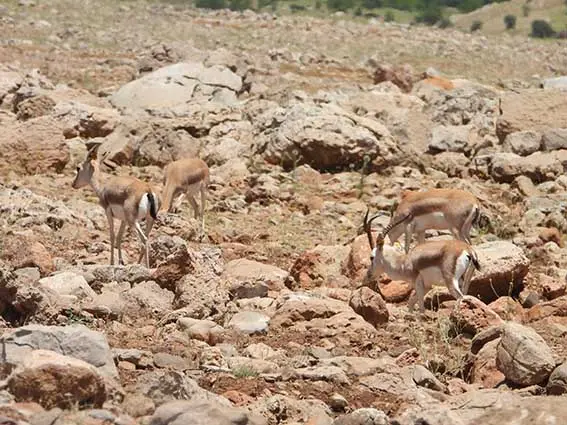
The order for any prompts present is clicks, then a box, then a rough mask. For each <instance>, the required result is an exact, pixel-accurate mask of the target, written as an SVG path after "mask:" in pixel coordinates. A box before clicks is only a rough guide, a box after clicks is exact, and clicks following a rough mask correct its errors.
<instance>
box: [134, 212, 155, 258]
mask: <svg viewBox="0 0 567 425" xmlns="http://www.w3.org/2000/svg"><path fill="white" fill-rule="evenodd" d="M153 227H154V219H153V218H152V217H147V218H146V238H147V240H148V242H147V245H148V249H147V251H148V252H149V249H150V248H149V238H150V232H151V231H152V228H153ZM144 255H146V250H145V249H144V250H142V252H141V253H140V256H139V257H138V263H141V262H142V260H143V259H144ZM147 262H148V263H149V262H150V260H149V258H148V261H147ZM148 268H149V267H148Z"/></svg>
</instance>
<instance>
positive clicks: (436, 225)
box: [388, 189, 480, 253]
mask: <svg viewBox="0 0 567 425" xmlns="http://www.w3.org/2000/svg"><path fill="white" fill-rule="evenodd" d="M401 198H402V199H401V201H400V203H399V204H398V206H397V207H396V209H395V211H394V213H393V214H392V218H391V220H390V224H391V225H392V226H391V227H392V229H391V230H390V232H389V234H388V236H389V238H390V241H391V242H392V243H394V242H395V241H397V240H398V239H399V238H400V236H401V235H402V234H404V233H405V245H404V249H405V251H406V253H407V252H409V249H410V244H411V237H412V235H413V234H414V233H417V241H418V243H422V242H424V241H425V231H426V230H427V229H437V230H442V229H449V230H450V231H451V232H452V233H453V235H454V236H455V238H457V239H459V240H461V241H464V242H466V243H468V244H469V245H470V244H471V240H470V231H471V228H472V226H473V224H474V223H475V222H477V221H478V219H479V218H480V203H479V202H478V200H477V199H476V197H475V196H474V195H473V194H471V193H470V192H467V191H464V190H460V189H429V190H425V191H411V190H406V191H403V192H402V197H401ZM394 223H397V224H394Z"/></svg>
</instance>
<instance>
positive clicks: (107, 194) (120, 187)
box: [73, 144, 159, 268]
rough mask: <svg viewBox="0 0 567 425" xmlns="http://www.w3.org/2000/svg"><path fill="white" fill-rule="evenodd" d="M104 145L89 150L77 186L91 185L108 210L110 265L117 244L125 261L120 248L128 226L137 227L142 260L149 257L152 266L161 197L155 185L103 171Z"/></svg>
mask: <svg viewBox="0 0 567 425" xmlns="http://www.w3.org/2000/svg"><path fill="white" fill-rule="evenodd" d="M99 146H100V144H97V145H95V146H93V147H92V148H91V149H90V150H89V151H88V153H87V158H86V159H85V161H84V162H83V163H82V164H81V165H80V166H79V167H77V175H76V177H75V180H74V181H73V188H74V189H79V188H81V187H84V186H87V185H90V186H91V188H92V189H93V190H94V192H95V193H96V195H97V197H98V199H99V203H100V205H101V206H102V207H103V208H104V211H105V212H106V218H107V219H108V226H109V231H110V264H114V247H115V246H116V247H117V248H118V262H119V264H124V261H123V259H122V250H121V248H120V245H121V242H122V236H123V235H124V231H125V230H126V226H127V225H128V226H129V227H130V228H131V229H133V230H134V231H135V233H136V235H137V236H138V238H139V239H140V242H141V243H142V246H143V249H142V252H141V254H140V258H139V259H138V262H139V263H141V262H142V260H143V259H145V265H146V267H147V268H149V267H150V254H149V244H148V238H149V235H150V231H151V230H152V227H153V225H154V220H156V219H157V211H158V204H159V201H158V196H157V195H156V193H155V192H154V191H153V189H152V187H151V186H150V185H149V184H148V183H146V182H143V181H141V180H139V179H137V178H135V177H129V176H113V175H109V174H105V173H103V172H102V171H101V170H100V164H99V162H98V160H97V150H98V148H99ZM115 218H117V219H118V220H120V221H121V223H120V228H119V230H118V234H117V235H116V240H115V232H114V219H115ZM143 219H145V220H146V231H145V232H144V231H143V230H142V227H141V226H140V221H141V220H143Z"/></svg>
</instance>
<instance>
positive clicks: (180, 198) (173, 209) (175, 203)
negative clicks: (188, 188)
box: [171, 193, 185, 212]
mask: <svg viewBox="0 0 567 425" xmlns="http://www.w3.org/2000/svg"><path fill="white" fill-rule="evenodd" d="M183 198H185V193H181V194H180V195H179V196H178V197H177V198H176V199H175V200H174V201H173V202H172V207H171V212H178V211H179V209H180V208H181V204H182V203H183Z"/></svg>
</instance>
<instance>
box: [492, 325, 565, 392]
mask: <svg viewBox="0 0 567 425" xmlns="http://www.w3.org/2000/svg"><path fill="white" fill-rule="evenodd" d="M496 366H497V367H498V369H499V370H500V371H501V372H502V373H504V375H505V376H506V379H507V380H509V381H511V382H513V383H514V384H517V385H522V386H529V385H537V384H540V383H542V382H544V381H545V380H546V379H547V378H548V377H549V375H550V374H551V372H552V371H553V369H554V368H555V360H554V358H553V353H552V352H551V349H550V348H549V346H548V345H547V343H546V342H545V341H544V339H543V338H542V337H541V336H539V335H538V334H537V333H536V331H534V330H533V329H532V328H528V327H526V326H522V325H520V324H518V323H514V322H508V323H506V324H505V325H504V327H503V333H502V338H501V340H500V343H499V344H498V348H497V357H496Z"/></svg>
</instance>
